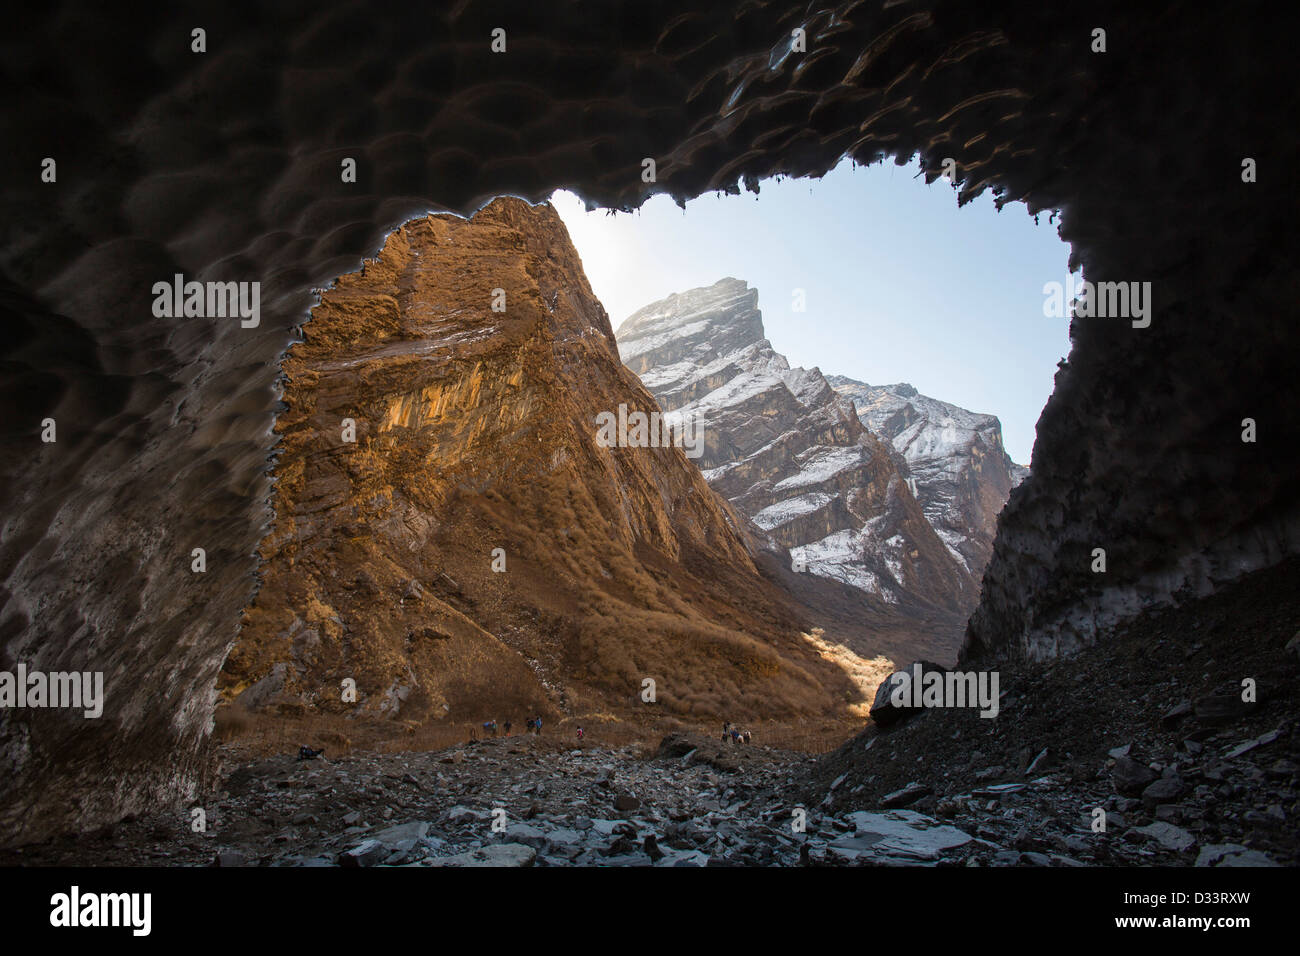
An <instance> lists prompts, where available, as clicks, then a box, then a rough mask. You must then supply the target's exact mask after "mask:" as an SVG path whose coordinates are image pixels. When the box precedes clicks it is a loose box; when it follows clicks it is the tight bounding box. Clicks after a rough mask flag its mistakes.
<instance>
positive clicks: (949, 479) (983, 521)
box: [827, 375, 1029, 580]
mask: <svg viewBox="0 0 1300 956" xmlns="http://www.w3.org/2000/svg"><path fill="white" fill-rule="evenodd" d="M827 381H829V382H830V383H831V386H832V387H833V388H834V389H835V390H836V391H837V392H838V393H839V394H841V395H843V396H844V397H845V398H847V399H849V400H851V401H852V402H853V405H854V408H856V409H857V412H858V417H859V418H860V419H861V420H862V423H863V424H864V425H866V426H867V428H869V429H870V430H871V431H872V433H873V434H876V435H878V436H880V438H882V439H883V440H884V441H887V442H889V443H890V444H891V445H892V446H893V448H894V450H895V451H897V452H898V453H899V454H900V455H902V456H903V458H904V460H906V462H907V470H908V473H909V475H910V478H911V482H912V488H913V492H914V494H915V495H916V497H917V500H918V501H920V502H921V507H922V508H923V509H924V510H925V516H926V518H927V519H929V521H930V524H931V526H932V527H933V528H934V530H935V531H936V532H937V533H938V535H939V537H940V538H942V539H943V542H944V544H946V545H947V546H948V548H949V549H950V550H951V551H952V552H953V553H954V554H956V555H957V556H958V557H959V558H960V560H961V562H962V563H963V564H964V565H965V567H966V569H967V570H968V571H969V572H970V573H971V574H972V575H973V576H974V577H975V579H976V580H978V579H979V578H980V577H981V576H982V575H983V574H984V567H985V565H987V564H988V562H989V558H990V557H991V556H992V554H993V538H994V536H995V535H996V533H997V527H998V513H999V512H1000V511H1001V510H1002V506H1003V505H1005V504H1006V503H1007V497H1008V496H1009V495H1010V494H1011V489H1012V488H1014V487H1016V485H1018V484H1020V482H1021V481H1023V480H1024V479H1025V478H1026V477H1027V476H1028V474H1029V469H1028V468H1026V467H1024V466H1023V465H1017V464H1016V463H1015V462H1013V461H1012V460H1011V456H1009V455H1008V454H1007V453H1006V450H1005V449H1004V448H1003V447H1002V423H1001V422H1000V421H998V419H997V416H995V415H980V414H977V413H975V412H968V411H967V410H966V409H964V408H959V407H957V406H956V405H951V404H949V403H948V402H941V401H939V400H938V399H934V398H929V397H928V396H925V395H922V394H920V393H919V392H917V390H916V389H915V388H913V387H912V386H911V385H908V384H907V383H905V382H904V383H900V384H897V385H868V384H866V383H865V382H859V381H856V380H855V379H851V378H846V377H845V376H843V375H829V376H827Z"/></svg>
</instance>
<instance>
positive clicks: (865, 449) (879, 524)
mask: <svg viewBox="0 0 1300 956" xmlns="http://www.w3.org/2000/svg"><path fill="white" fill-rule="evenodd" d="M615 334H616V336H617V338H618V343H619V354H620V355H621V356H622V358H623V361H624V362H625V363H626V364H627V365H628V367H629V368H631V369H632V370H633V371H635V372H636V373H637V374H638V375H639V376H640V377H641V381H642V382H643V383H644V384H645V385H646V387H647V388H649V389H650V390H651V391H652V392H653V393H654V395H655V397H656V398H657V399H659V402H660V404H662V405H663V407H664V408H665V409H666V410H669V411H670V412H672V413H673V415H674V416H675V417H680V418H681V419H683V420H692V421H697V422H698V427H700V428H701V429H702V431H703V435H704V441H703V454H702V455H701V457H700V459H699V464H700V467H701V468H703V469H704V476H705V478H707V479H708V481H709V484H710V485H711V486H712V487H713V488H714V489H715V490H716V491H717V492H719V493H720V494H721V495H723V496H724V497H725V498H726V499H727V500H728V501H730V502H731V503H732V504H733V505H735V506H736V507H737V508H738V509H739V510H740V511H741V512H743V513H744V514H745V515H747V516H748V517H749V518H750V519H751V520H753V522H754V523H755V524H756V525H758V527H759V528H760V529H762V530H763V531H764V532H766V533H767V534H768V535H770V536H771V537H772V538H773V539H775V540H776V541H777V542H778V543H779V544H781V545H782V546H783V547H785V548H788V549H790V553H791V556H792V560H793V561H794V562H797V563H798V564H799V565H800V566H801V567H803V568H804V569H805V570H806V572H807V573H810V574H814V575H819V576H822V577H826V578H831V579H833V580H837V581H841V582H843V583H844V584H847V585H849V586H851V587H853V588H856V589H858V590H859V591H860V592H862V594H863V595H865V596H866V598H867V601H866V602H865V603H869V604H870V605H871V606H872V608H873V609H874V610H875V612H876V613H877V614H879V613H881V612H884V611H891V612H892V614H893V615H894V616H895V617H896V618H898V620H899V621H906V620H908V619H909V617H912V616H916V615H918V614H925V613H929V612H932V611H933V610H934V609H935V608H940V609H944V610H948V611H951V612H952V614H953V617H954V619H955V620H954V623H956V619H963V620H964V615H965V614H969V612H970V610H971V609H972V608H973V607H974V604H975V600H976V597H977V595H978V588H977V580H978V579H977V578H975V577H974V576H973V575H972V574H971V572H970V571H969V569H968V568H966V566H965V564H964V563H963V562H962V561H961V558H960V556H959V555H958V554H956V553H955V552H952V551H950V550H949V549H948V548H946V547H945V546H944V543H943V542H942V541H941V540H940V539H939V537H938V536H937V535H936V533H935V529H934V528H932V527H931V526H930V524H929V522H928V521H927V519H926V515H925V514H924V513H923V512H922V509H921V506H920V504H919V503H918V501H917V499H916V497H915V496H914V494H913V492H912V490H911V486H910V484H909V481H908V477H909V476H908V474H907V471H906V466H905V465H904V464H903V463H902V461H901V460H899V459H898V458H897V456H895V455H894V454H892V453H891V451H890V448H889V446H887V445H885V444H883V443H882V442H881V441H880V440H879V439H878V438H877V436H876V435H875V434H873V433H872V432H871V431H869V430H868V429H867V428H866V427H864V426H863V424H862V423H861V422H860V421H859V420H858V418H857V417H856V416H855V414H854V408H853V404H852V403H851V402H850V401H848V400H847V399H845V398H843V397H842V396H840V395H839V394H838V393H837V392H836V391H835V390H834V389H833V388H832V387H831V385H830V383H829V382H828V381H827V379H826V378H825V377H824V376H823V375H822V373H821V371H820V370H818V369H815V368H812V369H806V368H791V367H790V363H789V362H788V361H787V360H786V358H785V356H783V355H781V354H780V353H778V352H776V351H775V350H774V349H773V348H772V345H771V343H770V342H769V341H768V340H767V339H766V338H765V337H764V332H763V321H762V315H761V313H760V312H759V310H758V290H756V289H751V288H749V287H748V285H747V284H746V283H745V282H743V281H741V280H739V279H731V278H728V279H722V280H720V281H719V282H717V283H715V284H713V285H711V286H707V287H705V288H699V289H690V290H688V291H685V292H681V293H677V294H674V295H671V296H669V297H668V298H666V299H663V300H661V301H659V302H652V303H650V304H649V305H647V306H645V307H643V308H641V309H638V310H637V311H636V312H634V313H633V314H632V315H631V316H629V317H628V318H627V319H626V321H624V322H623V323H622V324H621V325H620V326H619V327H618V329H617V331H616V333H615ZM957 626H958V627H960V625H957ZM952 649H953V648H952V647H943V648H934V649H932V652H933V653H942V654H946V653H947V652H949V651H951V650H952Z"/></svg>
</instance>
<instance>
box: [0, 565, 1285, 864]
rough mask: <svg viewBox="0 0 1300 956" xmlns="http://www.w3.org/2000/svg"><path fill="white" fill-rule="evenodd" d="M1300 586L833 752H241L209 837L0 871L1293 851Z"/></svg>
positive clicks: (547, 743) (675, 746)
mask: <svg viewBox="0 0 1300 956" xmlns="http://www.w3.org/2000/svg"><path fill="white" fill-rule="evenodd" d="M1298 583H1300V560H1298V561H1289V562H1286V563H1284V564H1282V565H1279V566H1277V567H1275V568H1272V569H1269V570H1268V571H1262V572H1258V573H1256V574H1253V575H1250V576H1248V577H1246V578H1244V579H1242V581H1240V582H1238V583H1237V584H1235V585H1233V586H1232V587H1230V588H1226V589H1224V590H1223V591H1221V592H1220V593H1219V594H1216V595H1214V596H1212V597H1210V598H1207V599H1202V600H1196V601H1188V602H1186V603H1184V604H1182V605H1181V606H1177V607H1173V608H1168V609H1164V610H1157V611H1150V612H1147V613H1146V614H1144V615H1142V616H1141V617H1140V618H1138V619H1137V620H1136V621H1134V622H1132V623H1131V624H1129V625H1126V626H1124V627H1121V628H1119V629H1117V631H1116V632H1115V633H1113V634H1110V635H1107V636H1106V638H1105V640H1104V641H1103V642H1102V643H1101V644H1099V645H1097V646H1095V647H1093V648H1089V649H1087V650H1085V651H1083V652H1081V653H1080V654H1078V655H1076V656H1074V657H1072V658H1068V659H1065V660H1060V661H1056V662H1053V663H1048V664H1018V665H1000V666H999V671H1000V678H1001V679H1000V686H1001V690H1002V691H1003V696H1002V700H1001V706H1000V712H999V714H998V716H997V717H996V718H995V719H985V718H981V717H980V716H979V714H978V711H976V710H974V709H946V710H931V711H927V712H924V713H922V714H920V715H919V716H915V717H912V718H911V719H908V720H905V721H903V722H901V723H900V724H896V725H893V726H892V727H890V728H888V729H881V728H878V727H876V726H875V725H874V724H872V725H869V726H868V727H867V729H866V730H864V731H863V732H862V733H861V734H859V735H858V736H857V737H855V738H854V739H853V740H851V741H850V742H848V743H846V744H845V745H844V746H843V747H841V748H840V749H839V750H837V751H835V752H833V753H830V754H825V755H822V756H818V755H813V754H808V753H800V752H795V751H789V750H779V749H775V748H769V747H765V746H760V745H759V744H758V743H757V742H755V743H754V744H751V745H750V746H732V745H727V744H723V743H721V742H719V741H718V740H716V739H712V738H706V737H704V736H700V735H697V734H670V735H669V736H667V737H665V738H664V740H663V742H662V743H661V744H660V745H659V746H658V748H657V749H656V748H649V749H646V748H642V747H638V746H634V745H623V746H615V745H612V744H611V743H609V742H604V741H601V740H599V739H595V737H594V736H593V735H590V734H589V735H588V737H587V739H585V740H583V741H582V742H578V741H576V740H575V739H573V737H572V735H570V734H566V735H565V736H564V739H560V738H559V737H558V736H557V735H554V734H552V735H543V736H541V737H536V736H528V735H521V734H515V735H513V736H511V737H509V738H506V737H498V738H492V739H485V740H479V741H477V742H470V743H465V744H459V745H456V746H451V747H446V748H442V749H437V750H427V751H411V752H401V753H374V752H353V753H348V754H345V755H343V756H340V757H335V758H333V759H331V758H330V757H328V756H327V757H322V758H318V759H314V760H298V759H296V755H295V754H289V753H284V754H276V755H272V756H264V755H259V754H256V753H252V752H250V751H249V750H248V749H247V748H242V749H241V748H238V747H227V748H226V750H227V758H226V772H225V775H224V778H223V780H222V783H221V785H220V787H219V789H218V791H217V793H215V794H213V795H212V796H211V797H210V798H209V799H208V800H207V801H206V802H205V804H204V805H203V806H202V807H201V808H200V809H202V810H203V821H202V822H203V824H204V826H203V829H202V832H196V831H197V827H196V824H195V817H194V809H195V808H192V807H191V808H182V809H179V810H176V811H172V812H170V813H163V814H152V815H146V816H142V817H139V818H131V819H127V820H124V821H122V822H120V823H118V824H116V825H115V826H113V827H109V828H104V829H101V830H99V831H95V832H92V833H85V834H81V835H78V836H67V837H63V838H60V839H56V840H52V841H49V842H46V843H43V844H37V845H31V846H28V847H24V848H21V849H15V850H6V851H2V852H0V865H8V866H14V865H29V866H30V865H36V866H41V865H83V866H171V865H189V866H202V865H212V864H213V863H218V864H219V865H225V866H229V865H270V866H333V865H345V866H352V865H357V866H369V865H381V864H387V865H420V866H425V865H436V866H481V865H537V866H571V865H597V866H617V865H632V866H636V865H641V866H645V865H658V866H669V865H681V866H701V865H715V866H716V865H760V866H772V865H776V866H783V865H823V866H853V865H900V864H901V865H916V864H921V865H940V866H948V865H966V866H977V865H993V866H998V865H1059V866H1074V865H1085V866H1087V865H1102V866H1115V865H1137V866H1152V865H1183V866H1189V865H1203V866H1204V865H1255V866H1258V865H1277V864H1281V865H1296V864H1297V863H1300V841H1298V840H1297V832H1296V826H1295V820H1296V815H1297V813H1300V734H1297V733H1296V723H1295V714H1296V713H1297V705H1300V657H1298V654H1300V647H1297V645H1298V644H1300V642H1298V641H1296V640H1295V634H1296V628H1297V624H1300V587H1297V586H1296V585H1297V584H1298ZM1247 678H1251V679H1253V680H1254V681H1255V685H1256V687H1255V690H1256V699H1255V701H1254V702H1253V703H1250V702H1243V701H1242V700H1241V697H1242V694H1241V684H1242V681H1243V680H1244V679H1247ZM1103 812H1104V819H1105V823H1106V826H1105V829H1104V830H1099V829H1098V827H1097V820H1098V818H1099V816H1100V814H1101V813H1103Z"/></svg>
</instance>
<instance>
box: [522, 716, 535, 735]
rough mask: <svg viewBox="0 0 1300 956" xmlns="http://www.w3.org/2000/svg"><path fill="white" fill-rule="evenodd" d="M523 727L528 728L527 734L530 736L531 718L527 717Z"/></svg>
mask: <svg viewBox="0 0 1300 956" xmlns="http://www.w3.org/2000/svg"><path fill="white" fill-rule="evenodd" d="M524 725H525V726H526V727H527V728H528V732H529V733H530V734H531V733H532V732H533V718H531V717H529V718H528V719H527V720H526V721H524Z"/></svg>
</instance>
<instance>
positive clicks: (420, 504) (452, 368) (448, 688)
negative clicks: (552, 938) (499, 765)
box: [221, 199, 844, 725]
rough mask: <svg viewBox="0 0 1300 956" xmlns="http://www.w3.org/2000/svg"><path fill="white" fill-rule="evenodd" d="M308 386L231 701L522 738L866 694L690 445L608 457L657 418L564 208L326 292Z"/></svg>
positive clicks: (294, 360) (393, 250)
mask: <svg viewBox="0 0 1300 956" xmlns="http://www.w3.org/2000/svg"><path fill="white" fill-rule="evenodd" d="M494 305H495V307H496V309H499V310H500V311H496V310H494ZM284 372H285V376H286V388H285V394H284V401H285V405H286V408H285V410H284V412H283V413H282V414H281V416H280V418H279V421H278V424H277V431H278V432H279V434H280V436H281V440H282V446H281V451H280V454H279V456H278V459H277V462H276V467H275V477H276V483H275V496H274V500H273V505H274V508H275V513H276V520H275V526H274V530H273V532H272V533H271V535H270V536H269V537H268V538H267V539H266V540H265V541H264V542H263V544H262V549H261V550H262V557H263V560H264V561H265V565H264V567H263V569H262V577H263V585H262V588H261V590H260V592H259V594H258V596H257V599H256V602H255V603H254V604H253V605H252V607H251V608H250V609H249V610H248V611H247V613H246V615H245V618H244V625H243V629H242V632H241V636H240V639H239V642H238V643H237V645H236V647H235V649H234V652H233V653H232V654H231V656H230V658H229V660H228V662H227V664H226V667H225V670H224V672H223V675H222V680H221V687H222V690H223V692H224V694H225V696H226V697H228V698H238V699H240V700H241V701H242V702H243V703H245V704H250V705H252V706H255V707H263V708H272V709H275V710H278V711H280V712H290V713H293V712H300V711H302V710H305V709H312V710H318V711H323V712H326V713H341V714H349V713H352V714H358V715H366V716H374V717H396V718H398V719H399V720H415V721H426V720H430V719H434V720H437V719H442V718H450V719H453V720H466V719H474V720H478V719H488V718H493V717H495V718H500V719H507V718H509V717H511V715H513V718H514V720H515V722H516V723H517V724H520V725H522V721H523V717H524V715H525V714H526V713H530V712H544V713H548V714H552V715H555V714H570V715H574V716H581V715H582V714H583V713H588V712H593V711H596V710H599V711H602V712H611V711H612V712H616V713H632V712H634V713H637V714H640V715H645V714H647V713H650V712H652V711H653V712H657V713H663V712H668V713H675V714H678V715H687V714H694V715H706V714H707V715H714V714H718V713H723V712H724V711H725V713H727V714H738V713H739V711H740V710H745V709H747V710H753V711H755V713H756V714H757V713H758V712H759V711H761V712H762V715H763V716H780V715H790V714H810V713H829V711H830V709H831V708H832V707H833V705H832V704H831V695H832V694H837V695H838V697H839V699H840V700H843V693H842V690H843V688H842V687H841V686H840V685H841V684H843V683H844V679H843V677H842V676H841V675H840V674H839V673H838V672H837V671H836V669H835V668H834V667H833V666H831V665H829V664H827V663H826V662H824V661H822V660H821V658H820V657H818V656H817V655H816V653H815V652H814V651H813V650H812V649H811V648H810V647H809V646H808V645H807V644H806V643H805V642H804V641H803V640H802V639H801V638H799V636H798V631H797V628H796V626H795V622H794V620H793V619H792V618H791V617H790V615H789V614H788V613H787V612H786V611H784V610H783V608H782V604H781V601H782V599H781V597H780V594H779V592H778V591H777V590H776V589H775V588H774V587H773V586H772V585H771V584H770V583H769V582H768V581H766V580H765V579H764V578H763V577H762V576H761V575H760V574H759V572H758V570H757V569H756V567H755V565H754V562H753V560H752V557H751V551H750V549H751V542H749V541H748V540H747V537H746V533H745V531H744V530H743V528H742V526H741V523H740V522H739V521H738V520H737V519H736V517H735V516H734V515H733V514H732V513H731V512H730V510H729V508H728V507H727V506H726V504H725V503H724V502H722V501H721V500H720V499H719V498H718V497H717V496H716V495H714V494H713V493H712V492H711V491H710V490H709V488H708V486H707V485H706V484H705V482H704V480H703V479H702V478H701V477H700V475H699V472H698V470H697V469H696V468H695V467H694V466H693V465H692V464H691V463H690V462H689V461H688V460H687V458H686V457H685V455H684V453H683V451H682V449H681V448H678V447H612V448H609V447H601V446H600V444H599V443H598V442H597V441H596V436H597V428H596V423H595V419H596V416H597V415H598V414H599V413H600V412H602V411H605V410H616V409H618V407H619V406H620V405H625V406H627V407H628V408H630V409H641V410H646V411H650V410H654V409H655V408H656V406H655V404H654V400H653V399H652V398H651V396H650V395H649V393H648V392H646V390H645V389H644V388H642V387H641V385H640V383H638V382H637V380H636V378H635V376H633V375H632V374H631V373H629V372H628V371H627V370H626V369H624V368H623V367H622V366H621V365H620V364H619V362H618V358H617V353H616V351H615V346H614V340H613V336H612V333H611V330H610V326H609V321H608V318H607V317H606V315H605V312H604V309H603V308H601V306H600V304H599V303H598V302H597V301H596V299H595V297H594V296H593V295H592V293H591V290H590V288H589V286H588V284H587V281H586V279H585V277H584V276H583V274H582V269H581V263H580V262H579V260H578V257H577V254H576V252H575V251H574V249H573V247H572V245H571V244H570V242H569V239H568V235H567V233H566V232H565V229H564V226H563V224H562V223H561V222H560V220H559V218H558V217H557V216H556V215H555V213H554V211H553V210H552V209H551V208H550V207H549V206H541V207H531V206H529V205H528V204H527V203H525V202H523V201H521V200H514V199H499V200H496V201H494V202H493V203H492V204H490V205H489V206H488V207H486V208H485V209H483V210H482V211H481V212H479V213H478V214H477V215H476V216H474V217H473V219H471V220H464V219H461V218H459V217H456V216H431V217H428V218H425V219H421V220H417V221H413V222H411V223H408V224H407V225H406V226H404V227H402V228H401V229H399V230H398V231H397V232H395V233H393V234H392V235H391V236H390V237H389V238H388V241H387V242H386V244H385V246H384V249H383V251H382V252H381V253H380V255H379V256H378V258H377V259H375V260H373V261H370V262H367V263H366V265H365V267H364V268H363V269H362V270H361V271H360V272H359V273H354V274H351V275H347V276H344V277H343V278H341V279H340V280H339V281H338V284H337V285H336V287H335V288H333V289H332V290H330V291H328V292H327V293H326V294H325V295H324V297H323V299H322V301H321V304H320V305H319V306H318V307H317V308H316V309H315V310H314V312H313V314H312V320H311V322H310V323H309V324H308V325H307V326H306V327H305V340H304V341H303V342H301V343H299V344H298V345H296V346H295V347H294V348H293V349H292V350H291V352H290V353H289V357H288V359H287V360H286V362H285V365H284ZM350 425H351V426H354V427H355V436H354V437H355V440H354V441H353V440H349V439H351V438H352V437H353V435H351V434H350V433H349V432H348V429H349V427H350ZM349 678H350V679H352V680H353V681H355V684H356V688H357V700H356V702H355V703H353V702H350V701H347V700H345V699H343V694H342V693H341V688H342V686H343V682H344V681H345V680H347V679H349ZM645 678H652V679H654V681H655V682H656V685H657V697H658V703H657V705H655V706H654V707H651V706H650V705H647V704H645V703H643V702H642V701H641V698H640V694H641V690H642V681H643V680H644V679H645ZM720 688H721V689H720ZM742 701H748V702H751V703H749V704H743V703H741V702H742Z"/></svg>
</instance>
